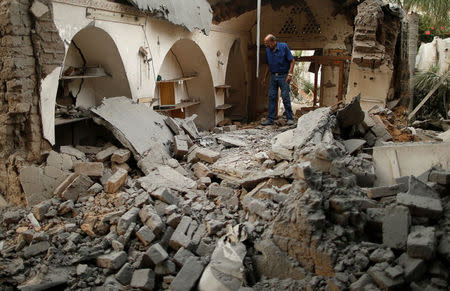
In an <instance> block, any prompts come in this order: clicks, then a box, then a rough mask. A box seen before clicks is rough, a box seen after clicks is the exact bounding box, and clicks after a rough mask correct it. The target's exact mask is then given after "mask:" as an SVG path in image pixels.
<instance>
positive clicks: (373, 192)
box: [367, 184, 408, 199]
mask: <svg viewBox="0 0 450 291" xmlns="http://www.w3.org/2000/svg"><path fill="white" fill-rule="evenodd" d="M407 191H408V186H407V185H406V184H395V185H392V186H380V187H374V188H369V189H367V197H369V198H370V199H378V198H383V197H389V196H395V195H397V194H398V193H400V192H407Z"/></svg>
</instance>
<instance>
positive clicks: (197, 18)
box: [127, 0, 213, 35]
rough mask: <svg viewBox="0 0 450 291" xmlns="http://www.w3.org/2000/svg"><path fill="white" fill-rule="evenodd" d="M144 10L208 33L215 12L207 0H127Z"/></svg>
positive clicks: (190, 29) (188, 27) (192, 29)
mask: <svg viewBox="0 0 450 291" xmlns="http://www.w3.org/2000/svg"><path fill="white" fill-rule="evenodd" d="M127 1H128V2H129V3H130V4H132V5H133V6H135V7H136V8H138V9H139V10H141V11H143V12H147V13H150V14H152V15H153V16H155V17H158V18H163V19H166V20H168V21H169V22H172V23H173V24H176V25H180V26H182V27H185V28H186V29H188V30H189V31H191V32H192V31H194V30H195V29H196V28H197V29H199V30H201V31H202V32H203V33H204V34H206V35H208V34H209V31H210V29H211V23H212V16H213V12H212V9H211V6H210V5H209V3H208V2H207V1H206V0H190V1H179V0H127Z"/></svg>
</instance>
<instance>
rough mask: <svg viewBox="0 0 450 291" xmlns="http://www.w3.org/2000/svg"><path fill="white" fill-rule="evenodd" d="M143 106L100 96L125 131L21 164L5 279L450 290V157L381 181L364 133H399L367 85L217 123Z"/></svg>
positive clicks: (26, 284)
mask: <svg viewBox="0 0 450 291" xmlns="http://www.w3.org/2000/svg"><path fill="white" fill-rule="evenodd" d="M119 104H121V108H122V109H121V111H122V112H117V114H110V112H116V111H117V108H118V106H119ZM137 106H139V105H138V104H133V103H131V102H130V101H126V100H124V99H123V98H117V99H114V98H112V100H108V101H104V103H103V105H101V106H100V107H98V108H96V109H94V110H93V112H95V113H96V114H97V116H98V117H97V119H98V120H97V122H98V123H101V124H103V125H104V126H105V127H107V128H108V129H109V130H110V131H111V132H112V133H113V134H114V136H115V137H116V139H117V140H114V141H113V142H111V143H105V144H103V145H101V146H75V147H72V146H62V147H61V148H60V149H59V151H56V150H55V151H51V152H50V153H49V154H48V155H47V158H46V162H45V163H44V164H42V165H34V166H24V167H23V168H22V169H21V171H20V182H21V184H22V187H23V190H24V192H25V194H26V197H27V207H6V208H2V209H1V210H0V217H1V226H0V252H1V254H2V256H1V257H0V265H1V266H2V268H0V282H1V286H2V287H4V288H5V290H6V289H8V290H9V289H11V290H12V289H13V288H18V289H19V290H44V289H49V288H53V289H54V290H80V289H81V290H137V289H138V290H224V291H226V290H242V291H243V290H285V289H286V290H419V289H424V290H448V286H449V284H448V283H449V280H450V274H449V266H450V195H449V193H450V171H449V169H448V168H447V169H446V168H445V167H440V166H437V165H436V166H434V167H432V168H431V169H429V170H428V171H427V172H425V173H424V174H423V175H404V176H401V177H396V180H395V183H392V184H391V185H379V184H378V182H379V181H378V180H377V175H376V174H375V173H376V171H375V164H376V162H375V161H374V157H373V156H372V155H371V150H370V149H368V148H365V147H372V146H373V145H374V144H375V143H377V144H379V145H383V143H384V142H386V140H389V139H391V138H392V136H391V138H389V135H390V133H389V131H388V130H387V127H385V126H382V125H381V124H382V123H383V121H381V124H380V123H377V121H374V118H375V119H377V118H376V117H374V116H380V115H376V114H374V113H365V112H363V111H362V110H361V108H360V105H359V98H355V99H354V100H353V101H352V102H351V103H349V104H348V105H346V106H343V107H342V108H341V109H339V110H336V109H333V108H320V109H316V110H314V111H311V112H309V113H307V114H305V115H303V116H302V117H301V118H299V120H298V123H297V125H296V126H295V128H290V127H289V126H281V127H277V128H275V127H269V128H264V129H263V128H262V127H260V126H239V127H237V126H236V125H227V126H224V127H220V128H215V129H214V130H213V131H212V132H199V131H198V130H197V128H196V126H195V123H194V119H195V116H193V117H191V118H187V119H184V120H183V119H176V118H170V117H162V116H160V115H158V114H156V113H155V112H150V113H149V111H151V110H149V111H147V109H144V108H141V107H139V108H138V107H137ZM106 108H109V109H107V110H106ZM129 110H133V112H135V113H134V115H133V116H132V118H130V119H127V118H125V117H126V116H128V113H127V111H129ZM374 110H375V109H374ZM372 112H373V111H372ZM380 112H381V111H379V112H378V114H381V113H380ZM384 112H385V113H386V111H384ZM344 113H345V114H344ZM381 115H382V114H381ZM349 116H351V117H353V118H350V117H349ZM133 120H134V121H133ZM136 120H140V121H141V122H147V124H146V126H143V127H140V128H136V127H135V128H132V127H130V126H131V125H130V124H131V123H133V122H135V121H136ZM147 131H148V132H150V131H152V138H150V139H146V140H141V139H139V136H140V135H141V136H145V134H146V132H147Z"/></svg>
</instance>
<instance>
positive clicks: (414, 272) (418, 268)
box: [398, 253, 427, 282]
mask: <svg viewBox="0 0 450 291" xmlns="http://www.w3.org/2000/svg"><path fill="white" fill-rule="evenodd" d="M398 263H399V264H400V265H402V266H403V269H404V273H405V279H406V281H407V282H411V281H416V280H420V279H421V278H422V276H423V275H424V274H425V272H426V270H427V267H426V262H425V261H424V260H422V259H417V258H411V257H410V256H408V254H407V253H403V254H402V255H401V256H400V257H399V258H398Z"/></svg>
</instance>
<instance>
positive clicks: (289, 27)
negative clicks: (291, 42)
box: [280, 0, 321, 36]
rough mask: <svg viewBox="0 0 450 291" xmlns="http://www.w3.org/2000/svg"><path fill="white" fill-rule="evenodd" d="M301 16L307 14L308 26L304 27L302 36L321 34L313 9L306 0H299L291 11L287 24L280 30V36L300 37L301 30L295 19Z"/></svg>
mask: <svg viewBox="0 0 450 291" xmlns="http://www.w3.org/2000/svg"><path fill="white" fill-rule="evenodd" d="M301 14H306V20H307V22H306V24H305V26H304V27H303V29H302V31H301V34H310V33H320V32H321V31H320V25H319V24H318V23H317V21H316V18H315V17H314V15H313V13H312V12H311V9H310V8H309V7H308V4H306V2H305V0H299V1H298V2H297V3H296V4H295V5H294V6H293V7H292V9H291V12H290V15H289V17H288V19H287V20H286V22H285V23H284V24H283V26H282V27H281V29H280V34H290V35H294V36H299V35H300V33H299V30H298V29H297V25H296V24H295V20H294V19H295V18H296V17H300V15H301Z"/></svg>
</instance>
